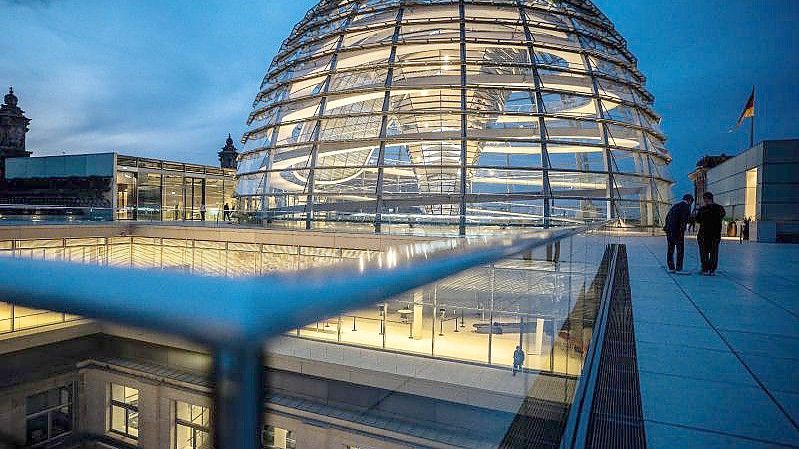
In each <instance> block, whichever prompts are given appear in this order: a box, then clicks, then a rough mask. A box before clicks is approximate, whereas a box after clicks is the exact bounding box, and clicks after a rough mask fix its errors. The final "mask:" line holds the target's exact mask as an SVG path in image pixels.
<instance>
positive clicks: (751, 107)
mask: <svg viewBox="0 0 799 449" xmlns="http://www.w3.org/2000/svg"><path fill="white" fill-rule="evenodd" d="M754 116H755V88H754V87H753V88H752V95H750V96H749V100H747V102H746V106H744V110H743V112H741V116H740V117H738V124H737V125H735V126H741V123H743V122H744V119H745V118H748V117H754Z"/></svg>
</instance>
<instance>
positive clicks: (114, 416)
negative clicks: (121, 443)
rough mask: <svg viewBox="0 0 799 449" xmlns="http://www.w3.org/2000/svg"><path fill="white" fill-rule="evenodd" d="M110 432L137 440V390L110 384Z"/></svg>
mask: <svg viewBox="0 0 799 449" xmlns="http://www.w3.org/2000/svg"><path fill="white" fill-rule="evenodd" d="M110 428H111V432H114V433H118V434H120V435H123V436H126V437H128V438H133V439H138V438H139V390H137V389H135V388H130V387H126V386H124V385H117V384H111V426H110Z"/></svg>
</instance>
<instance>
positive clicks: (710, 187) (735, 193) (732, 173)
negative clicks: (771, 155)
mask: <svg viewBox="0 0 799 449" xmlns="http://www.w3.org/2000/svg"><path fill="white" fill-rule="evenodd" d="M763 150H764V145H763V143H759V144H757V145H755V146H754V147H752V148H750V149H748V150H746V151H744V152H743V153H741V154H739V155H738V156H736V157H734V158H732V159H730V160H728V161H726V162H724V163H722V164H720V165H718V166H716V167H714V168H711V169H710V170H708V172H707V191H708V192H711V193H712V194H713V195H714V196H715V200H716V203H718V204H721V205H722V206H724V208H725V209H726V210H727V217H728V218H734V219H743V218H744V200H745V197H746V171H747V170H750V169H752V168H755V167H761V166H762V165H763ZM762 175H763V172H762V170H759V171H758V174H757V177H758V185H761V184H762V182H763V181H762ZM758 190H759V192H758V193H760V192H762V189H758ZM757 204H758V205H760V204H761V200H760V198H759V195H758V201H757ZM699 205H700V206H701V200H700V202H699ZM758 209H759V208H758ZM757 213H758V216H759V215H760V211H759V210H758V212H757Z"/></svg>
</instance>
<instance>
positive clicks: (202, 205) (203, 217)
mask: <svg viewBox="0 0 799 449" xmlns="http://www.w3.org/2000/svg"><path fill="white" fill-rule="evenodd" d="M200 221H205V203H202V204H200Z"/></svg>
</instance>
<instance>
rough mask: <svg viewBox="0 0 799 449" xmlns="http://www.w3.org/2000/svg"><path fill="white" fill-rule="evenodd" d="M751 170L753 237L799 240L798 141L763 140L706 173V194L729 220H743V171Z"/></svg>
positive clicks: (744, 178) (744, 172)
mask: <svg viewBox="0 0 799 449" xmlns="http://www.w3.org/2000/svg"><path fill="white" fill-rule="evenodd" d="M755 167H757V168H758V174H757V185H758V194H757V208H756V210H757V216H756V220H757V221H759V223H757V224H755V226H754V228H753V231H754V232H752V235H753V237H755V236H756V237H757V238H758V240H761V241H773V240H775V239H780V238H784V239H787V238H791V236H799V140H766V141H763V142H761V143H759V144H757V145H755V146H754V147H752V148H750V149H748V150H746V151H745V152H743V153H741V154H740V155H738V156H736V157H734V158H732V159H730V160H728V161H726V162H724V163H723V164H721V165H719V166H717V167H714V168H712V169H710V170H709V171H708V173H707V190H708V191H710V192H712V193H713V194H714V195H716V202H717V203H719V204H721V205H722V206H724V207H725V208H726V209H727V216H728V217H729V218H732V219H743V218H744V200H745V195H746V194H745V189H746V171H747V170H749V169H752V168H755ZM794 238H795V237H794Z"/></svg>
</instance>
